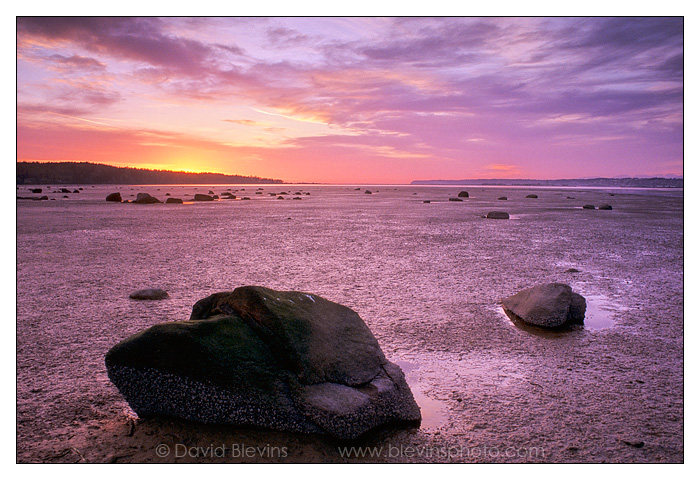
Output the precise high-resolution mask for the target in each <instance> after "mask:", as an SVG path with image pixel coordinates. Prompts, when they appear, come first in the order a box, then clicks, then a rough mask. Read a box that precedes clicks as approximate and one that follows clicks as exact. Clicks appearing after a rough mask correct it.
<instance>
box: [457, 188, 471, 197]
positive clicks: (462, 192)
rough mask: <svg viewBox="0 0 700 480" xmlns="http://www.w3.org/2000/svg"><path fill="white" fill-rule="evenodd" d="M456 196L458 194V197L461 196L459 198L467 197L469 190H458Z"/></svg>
mask: <svg viewBox="0 0 700 480" xmlns="http://www.w3.org/2000/svg"><path fill="white" fill-rule="evenodd" d="M457 196H458V197H461V198H469V192H467V191H465V190H462V191H461V192H459V193H458V194H457Z"/></svg>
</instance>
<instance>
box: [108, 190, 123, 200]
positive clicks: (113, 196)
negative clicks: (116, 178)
mask: <svg viewBox="0 0 700 480" xmlns="http://www.w3.org/2000/svg"><path fill="white" fill-rule="evenodd" d="M107 201H108V202H121V201H122V195H121V193H119V192H117V193H110V194H109V195H107Z"/></svg>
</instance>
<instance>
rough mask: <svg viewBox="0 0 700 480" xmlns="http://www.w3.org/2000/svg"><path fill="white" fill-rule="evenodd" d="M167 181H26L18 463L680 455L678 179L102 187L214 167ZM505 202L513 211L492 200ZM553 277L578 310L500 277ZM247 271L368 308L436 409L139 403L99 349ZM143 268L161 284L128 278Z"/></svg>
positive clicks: (20, 239) (230, 285)
mask: <svg viewBox="0 0 700 480" xmlns="http://www.w3.org/2000/svg"><path fill="white" fill-rule="evenodd" d="M263 187H264V188H265V192H266V193H267V192H268V191H273V189H275V188H276V189H277V190H279V189H280V188H281V187H279V186H274V187H273V186H270V187H268V186H263ZM71 188H72V187H71ZM157 188H160V189H161V191H157V190H156V187H149V188H144V187H134V186H120V187H118V189H117V188H115V187H114V186H111V187H97V188H95V189H90V188H89V187H86V188H85V190H84V193H81V196H80V199H65V200H61V199H58V200H56V201H53V202H52V201H43V202H34V201H25V200H18V201H17V292H18V293H17V295H18V296H17V448H18V450H17V461H18V462H21V463H26V462H32V463H59V462H60V463H64V462H65V463H68V462H89V463H109V462H117V463H122V462H124V463H146V462H149V463H150V462H187V463H193V462H197V463H209V462H257V463H260V462H271V463H273V462H275V463H276V462H281V463H299V462H302V463H316V462H377V463H387V462H401V463H403V462H420V463H434V462H440V463H441V462H491V463H511V462H535V463H569V462H575V463H599V462H608V463H609V462H612V463H616V462H625V463H628V462H631V463H659V462H661V463H679V462H683V455H684V452H683V447H684V446H683V420H684V418H683V402H684V399H683V197H682V192H674V191H670V190H669V191H644V190H625V189H614V190H605V189H564V188H556V189H555V188H552V189H544V188H537V189H535V188H533V189H526V188H523V189H518V188H496V187H494V188H481V187H474V186H471V187H469V188H468V190H469V198H464V199H463V201H462V202H451V201H449V198H450V197H454V196H456V195H457V194H458V193H459V191H460V190H461V189H462V188H460V187H417V186H399V187H394V186H378V187H376V186H372V187H371V188H372V192H373V194H372V195H364V193H363V192H364V190H365V188H362V190H360V191H356V190H355V188H354V187H345V186H298V187H294V188H299V189H302V188H303V189H304V192H309V193H310V195H308V196H307V195H304V196H303V200H302V201H289V202H287V201H279V200H277V198H276V197H272V196H269V195H258V196H256V197H253V199H252V200H251V201H245V202H242V201H239V200H238V199H236V200H226V201H212V202H197V203H196V204H195V203H193V202H192V203H188V202H187V200H186V201H185V204H167V205H166V204H153V205H133V204H119V203H113V202H106V201H105V198H106V196H107V195H108V194H109V193H112V191H120V193H121V196H122V197H123V198H125V199H129V198H130V197H131V196H134V197H135V194H137V193H139V192H148V193H150V194H151V195H153V196H155V197H159V195H160V196H161V197H162V198H165V197H163V195H164V193H165V192H166V191H168V192H169V193H172V195H173V196H176V197H178V198H184V199H187V198H188V196H187V194H194V193H197V192H199V193H206V192H207V191H208V190H209V188H211V186H206V187H200V189H199V190H196V189H195V188H194V187H192V186H168V187H164V186H158V187H157ZM216 188H219V187H216ZM238 188H239V189H240V188H247V189H249V193H250V194H252V193H253V192H254V191H255V188H257V187H251V186H247V187H240V186H239V187H238ZM288 188H289V187H288ZM166 189H167V190H166ZM275 193H277V191H275ZM610 193H614V196H611V195H610ZM527 194H537V195H538V198H537V199H532V198H528V199H526V198H525V197H526V195H527ZM237 195H240V196H243V195H245V192H239V193H237ZM190 196H191V195H190ZM251 196H252V195H251ZM503 196H507V198H508V200H507V201H503V200H500V201H499V200H498V199H499V198H500V197H503ZM567 197H574V198H567ZM289 199H290V200H291V197H290V198H289ZM426 200H429V201H430V203H424V201H426ZM605 203H607V204H610V205H611V206H612V210H599V209H597V208H596V209H592V210H591V209H583V208H582V207H583V205H586V204H592V205H595V206H598V205H602V204H605ZM495 209H498V210H500V211H507V212H508V214H509V217H510V218H509V219H507V220H499V221H492V220H490V219H486V218H482V216H485V215H486V214H487V213H488V212H489V211H492V210H495ZM548 282H561V283H566V284H569V285H571V286H572V287H573V289H574V291H576V292H577V293H580V294H581V295H583V296H584V297H585V298H586V300H587V310H586V320H585V322H584V326H583V327H582V328H579V329H574V330H572V331H568V332H546V331H542V330H538V329H532V328H525V327H523V326H521V325H517V324H515V323H513V321H511V320H510V319H509V318H508V317H507V316H506V315H505V313H504V312H503V310H502V308H501V306H500V301H501V300H502V299H503V298H505V297H508V296H510V295H513V294H515V293H517V292H518V291H520V290H522V289H524V288H528V287H531V286H533V285H536V284H540V283H548ZM242 285H262V286H266V287H270V288H274V289H278V290H299V291H306V292H312V293H315V294H318V295H322V296H323V297H325V298H328V299H329V300H332V301H334V302H337V303H341V304H343V305H346V306H348V307H350V308H352V309H353V310H355V311H356V312H358V314H359V315H360V316H361V317H362V319H363V320H364V321H365V322H366V323H367V325H368V326H369V328H370V330H371V331H372V333H373V334H374V335H375V336H376V338H377V339H378V341H379V344H380V346H381V348H382V350H383V351H384V353H385V355H386V356H387V358H388V360H389V361H391V362H393V363H396V364H397V365H399V366H400V367H401V368H402V369H403V371H404V373H405V374H406V376H407V379H408V381H409V385H410V386H411V388H412V391H413V393H414V396H415V397H416V400H417V401H418V404H419V406H420V407H421V409H422V414H423V423H422V425H421V426H420V427H419V428H416V427H406V426H402V425H396V426H391V427H388V428H382V429H380V430H377V431H373V432H371V433H370V434H368V435H366V436H365V437H363V438H361V439H360V440H358V441H355V442H352V443H347V442H345V443H343V442H339V441H335V440H331V439H329V438H327V437H324V436H320V435H308V434H291V433H283V432H272V431H267V430H261V429H251V428H236V427H231V426H217V425H204V424H199V423H192V422H186V421H183V420H179V419H173V418H151V419H139V418H137V417H136V416H135V414H134V413H133V412H132V411H131V410H130V409H129V407H128V405H127V404H126V402H125V401H124V399H123V398H122V397H121V396H120V395H119V393H118V391H117V390H116V388H115V387H114V386H113V385H112V384H111V383H110V382H109V379H108V378H107V374H106V369H105V366H104V355H105V353H106V352H107V351H108V350H109V348H111V347H112V346H113V345H114V344H116V343H117V342H119V341H121V340H123V339H124V338H126V337H127V336H129V335H132V334H134V333H136V332H138V331H141V330H143V329H145V328H148V327H150V326H152V325H154V324H157V323H162V322H167V321H175V320H186V319H187V318H189V315H190V312H191V309H192V306H193V305H194V303H195V302H196V301H197V300H199V299H201V298H204V297H206V296H207V295H210V294H212V293H214V292H217V291H228V290H233V289H234V288H236V287H238V286H242ZM142 288H161V289H163V290H165V291H167V292H168V295H169V296H168V298H166V299H163V300H157V301H137V300H132V299H130V298H129V294H130V293H131V292H133V291H135V290H138V289H142Z"/></svg>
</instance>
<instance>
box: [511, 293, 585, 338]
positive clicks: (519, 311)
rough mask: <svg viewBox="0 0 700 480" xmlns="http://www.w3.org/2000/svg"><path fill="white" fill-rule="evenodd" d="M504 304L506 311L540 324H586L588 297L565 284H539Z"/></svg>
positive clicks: (533, 323)
mask: <svg viewBox="0 0 700 480" xmlns="http://www.w3.org/2000/svg"><path fill="white" fill-rule="evenodd" d="M501 303H502V305H503V309H504V310H505V311H506V313H511V314H513V315H515V316H516V317H517V319H519V320H521V321H523V322H524V323H527V324H528V325H535V326H538V327H548V328H556V327H561V326H564V325H568V324H583V319H584V316H585V314H586V299H585V298H583V297H582V296H581V295H579V294H578V293H574V292H573V291H572V290H571V287H570V286H569V285H566V284H563V283H549V284H542V285H537V286H534V287H532V288H528V289H525V290H523V291H521V292H518V293H516V294H515V295H512V296H510V297H508V298H506V299H504V300H503V301H502V302H501Z"/></svg>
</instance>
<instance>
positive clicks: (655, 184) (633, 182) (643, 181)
mask: <svg viewBox="0 0 700 480" xmlns="http://www.w3.org/2000/svg"><path fill="white" fill-rule="evenodd" d="M411 185H498V186H534V187H628V188H683V179H682V178H663V177H649V178H646V177H641V178H640V177H626V178H571V179H560V180H528V179H504V178H498V179H472V180H414V181H412V182H411Z"/></svg>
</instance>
